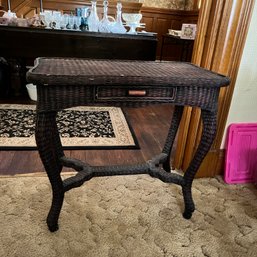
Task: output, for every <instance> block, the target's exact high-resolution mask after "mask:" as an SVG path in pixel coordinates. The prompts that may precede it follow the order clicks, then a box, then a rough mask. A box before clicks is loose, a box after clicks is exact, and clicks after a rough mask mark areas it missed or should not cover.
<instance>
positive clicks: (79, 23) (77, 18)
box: [75, 16, 81, 30]
mask: <svg viewBox="0 0 257 257" xmlns="http://www.w3.org/2000/svg"><path fill="white" fill-rule="evenodd" d="M80 25H81V17H80V16H75V27H76V30H80Z"/></svg>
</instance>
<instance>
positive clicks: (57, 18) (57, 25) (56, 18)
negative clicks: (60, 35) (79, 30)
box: [53, 11, 62, 29]
mask: <svg viewBox="0 0 257 257" xmlns="http://www.w3.org/2000/svg"><path fill="white" fill-rule="evenodd" d="M61 16H62V14H61V12H59V11H53V22H54V23H55V27H54V28H55V29H60V28H61V26H60V23H61Z"/></svg>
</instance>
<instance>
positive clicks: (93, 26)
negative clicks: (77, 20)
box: [88, 1, 99, 32]
mask: <svg viewBox="0 0 257 257" xmlns="http://www.w3.org/2000/svg"><path fill="white" fill-rule="evenodd" d="M91 3H92V6H91V12H90V15H89V17H88V28H89V31H93V32H98V28H99V18H98V15H97V10H96V1H92V2H91Z"/></svg>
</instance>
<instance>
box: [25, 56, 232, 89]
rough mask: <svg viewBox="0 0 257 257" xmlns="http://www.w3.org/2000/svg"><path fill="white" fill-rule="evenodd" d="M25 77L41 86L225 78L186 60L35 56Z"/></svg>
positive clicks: (214, 82)
mask: <svg viewBox="0 0 257 257" xmlns="http://www.w3.org/2000/svg"><path fill="white" fill-rule="evenodd" d="M27 80H28V81H29V82H32V83H35V84H42V85H64V84H65V85H100V84H102V85H106V84H107V85H123V84H124V85H161V86H196V87H221V86H226V85H228V84H229V82H230V80H229V78H228V77H226V76H223V75H220V74H217V73H215V72H212V71H209V70H206V69H203V68H201V67H198V66H196V65H193V64H191V63H186V62H160V61H126V60H96V59H95V60H94V59H77V58H37V59H36V61H35V66H34V67H33V68H32V69H30V70H29V71H28V73H27Z"/></svg>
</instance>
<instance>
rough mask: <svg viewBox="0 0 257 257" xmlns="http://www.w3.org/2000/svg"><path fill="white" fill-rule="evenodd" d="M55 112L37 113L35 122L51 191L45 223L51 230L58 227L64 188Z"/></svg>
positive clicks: (39, 148)
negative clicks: (51, 195)
mask: <svg viewBox="0 0 257 257" xmlns="http://www.w3.org/2000/svg"><path fill="white" fill-rule="evenodd" d="M55 118H56V112H48V113H38V114H37V123H36V131H35V136H36V142H37V147H38V151H39V154H40V157H41V160H42V162H43V164H44V167H45V170H46V172H47V175H48V178H49V180H50V183H51V186H52V192H53V198H52V206H51V208H50V211H49V214H48V217H47V225H48V228H49V230H50V231H51V232H54V231H56V230H57V229H58V218H59V214H60V211H61V208H62V203H63V198H64V189H63V183H62V179H61V177H60V173H61V170H62V165H61V164H60V161H59V160H60V158H61V157H62V156H64V154H63V151H62V148H61V142H60V138H59V134H58V130H57V126H56V120H55Z"/></svg>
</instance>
